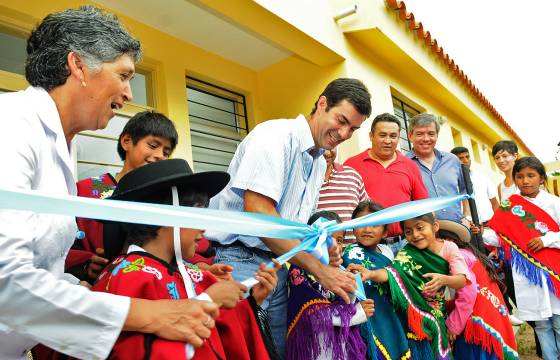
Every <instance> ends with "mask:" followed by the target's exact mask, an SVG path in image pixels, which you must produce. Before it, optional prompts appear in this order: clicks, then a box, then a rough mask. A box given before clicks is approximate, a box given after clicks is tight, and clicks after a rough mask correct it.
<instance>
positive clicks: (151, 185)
mask: <svg viewBox="0 0 560 360" xmlns="http://www.w3.org/2000/svg"><path fill="white" fill-rule="evenodd" d="M229 179H230V177H229V174H228V173H227V172H224V171H208V172H201V173H196V174H195V173H193V171H192V170H191V167H190V166H189V163H187V162H186V161H185V160H183V159H169V160H162V161H156V162H153V163H151V164H147V165H144V166H141V167H139V168H137V169H134V170H132V171H131V172H129V173H128V174H126V175H125V176H123V177H122V179H121V180H120V181H119V183H118V184H117V187H116V188H115V189H114V190H113V194H112V195H111V197H109V198H108V199H111V200H127V201H142V200H143V199H145V198H146V197H147V196H148V195H150V194H154V193H157V192H160V191H162V190H165V189H170V188H171V187H172V186H176V187H177V188H178V189H179V190H180V189H182V188H189V187H192V188H195V189H197V190H198V191H201V192H204V193H206V194H208V198H211V197H213V196H214V195H216V194H217V193H219V192H220V191H222V189H223V188H224V187H225V186H226V185H227V183H228V182H229Z"/></svg>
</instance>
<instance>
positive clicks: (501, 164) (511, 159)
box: [494, 150, 517, 173]
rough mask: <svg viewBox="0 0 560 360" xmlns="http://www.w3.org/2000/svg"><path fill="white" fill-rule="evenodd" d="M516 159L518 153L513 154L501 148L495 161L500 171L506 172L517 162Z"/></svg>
mask: <svg viewBox="0 0 560 360" xmlns="http://www.w3.org/2000/svg"><path fill="white" fill-rule="evenodd" d="M515 160H517V154H511V153H509V152H507V151H505V150H500V151H498V152H497V153H496V155H495V156H494V161H495V162H496V165H498V168H499V169H500V171H502V172H504V173H506V172H508V171H511V169H513V164H515Z"/></svg>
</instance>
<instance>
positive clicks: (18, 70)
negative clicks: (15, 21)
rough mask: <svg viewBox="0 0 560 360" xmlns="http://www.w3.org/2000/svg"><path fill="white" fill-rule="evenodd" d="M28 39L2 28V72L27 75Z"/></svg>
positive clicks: (0, 63) (0, 57) (0, 39)
mask: <svg viewBox="0 0 560 360" xmlns="http://www.w3.org/2000/svg"><path fill="white" fill-rule="evenodd" d="M25 49H26V39H25V38H24V37H22V36H18V35H15V33H12V32H10V31H8V30H5V29H2V28H0V70H3V71H7V72H10V73H15V74H20V75H24V74H25V59H26V58H27V52H26V50H25Z"/></svg>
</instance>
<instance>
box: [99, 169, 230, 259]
mask: <svg viewBox="0 0 560 360" xmlns="http://www.w3.org/2000/svg"><path fill="white" fill-rule="evenodd" d="M229 179H230V176H229V174H228V173H227V172H223V171H208V172H201V173H193V171H192V170H191V167H190V166H189V164H188V163H187V162H186V161H185V160H183V159H170V160H162V161H157V162H154V163H151V164H147V165H144V166H142V167H139V168H137V169H134V170H132V171H131V172H129V173H128V174H126V175H125V176H123V177H122V179H121V180H120V181H119V183H118V184H117V187H116V188H115V189H114V190H113V194H112V195H111V196H110V197H109V198H107V199H110V200H126V201H135V202H154V203H158V201H157V199H156V198H154V195H155V194H157V193H161V192H162V191H165V190H169V192H171V187H172V186H176V187H177V190H178V191H179V193H181V191H182V190H186V189H189V188H193V189H196V190H197V191H200V192H204V193H206V194H208V198H209V199H210V198H211V197H213V196H215V195H216V194H218V193H219V192H220V191H221V190H222V189H223V188H224V187H225V186H226V185H227V183H228V182H229ZM102 222H103V223H104V226H103V247H104V249H105V257H106V258H107V259H109V260H112V259H113V258H114V257H116V256H117V255H119V254H120V253H121V251H122V250H123V245H124V241H125V239H124V237H125V234H124V233H123V230H122V228H121V225H120V223H118V222H114V221H102Z"/></svg>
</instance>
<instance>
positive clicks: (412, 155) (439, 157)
mask: <svg viewBox="0 0 560 360" xmlns="http://www.w3.org/2000/svg"><path fill="white" fill-rule="evenodd" d="M434 154H435V155H436V159H435V160H434V163H433V164H432V169H431V171H434V169H436V165H437V164H438V163H441V160H442V158H443V153H442V152H441V151H439V150H438V149H436V148H434ZM406 156H407V157H408V158H410V159H412V160H416V161H417V162H418V163H419V164H422V165H424V162H423V161H422V159H420V158H419V157H418V155H416V153H415V152H414V149H412V151H409V152H408V153H407V154H406ZM453 156H455V155H453Z"/></svg>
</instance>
